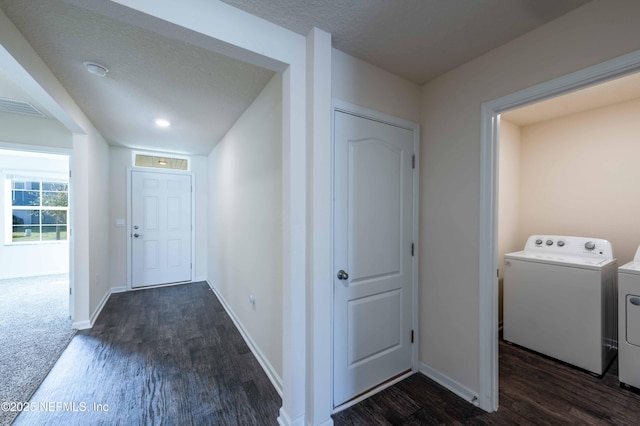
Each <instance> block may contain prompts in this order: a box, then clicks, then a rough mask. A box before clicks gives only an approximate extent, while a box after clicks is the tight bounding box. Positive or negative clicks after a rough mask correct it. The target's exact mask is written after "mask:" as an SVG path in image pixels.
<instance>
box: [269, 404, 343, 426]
mask: <svg viewBox="0 0 640 426" xmlns="http://www.w3.org/2000/svg"><path fill="white" fill-rule="evenodd" d="M278 424H279V425H280V426H304V416H300V417H298V418H297V419H295V420H293V421H292V420H291V419H290V418H289V415H288V414H287V412H286V411H284V407H280V415H279V416H278ZM331 424H333V421H331Z"/></svg>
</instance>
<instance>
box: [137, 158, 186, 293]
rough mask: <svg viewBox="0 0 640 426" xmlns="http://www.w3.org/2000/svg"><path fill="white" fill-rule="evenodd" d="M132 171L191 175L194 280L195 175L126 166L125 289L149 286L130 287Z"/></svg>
mask: <svg viewBox="0 0 640 426" xmlns="http://www.w3.org/2000/svg"><path fill="white" fill-rule="evenodd" d="M132 172H145V173H160V174H167V175H187V176H191V278H190V281H193V280H194V277H195V273H196V211H195V210H196V176H195V174H194V173H193V172H191V171H181V170H165V169H152V168H147V167H127V218H126V219H125V227H126V230H127V234H129V235H127V290H126V291H132V290H144V289H146V288H149V287H137V288H133V287H131V254H132V252H131V173H132ZM177 284H184V283H182V282H181V283H170V284H159V285H157V286H153V287H154V288H155V287H163V286H168V285H177Z"/></svg>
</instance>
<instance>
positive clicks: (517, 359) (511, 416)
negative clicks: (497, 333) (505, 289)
mask: <svg viewBox="0 0 640 426" xmlns="http://www.w3.org/2000/svg"><path fill="white" fill-rule="evenodd" d="M616 363H617V360H616V361H615V362H614V364H613V365H612V366H611V368H610V369H609V371H608V372H607V373H606V374H605V376H604V377H603V378H599V377H594V376H592V375H591V374H589V373H587V372H584V371H581V370H577V369H575V368H573V367H570V366H568V365H565V364H563V363H561V362H558V361H555V360H552V359H550V358H546V357H543V356H540V355H538V354H535V353H533V352H530V351H528V350H526V349H522V348H519V347H517V346H512V345H508V344H506V343H504V342H500V394H499V401H500V408H499V409H498V411H497V412H496V413H485V412H484V411H482V410H480V409H479V408H475V407H473V406H472V405H470V404H469V403H467V402H465V401H463V400H462V399H460V398H458V397H456V396H455V395H454V394H452V393H451V392H449V391H447V390H446V389H444V388H442V387H441V386H439V385H438V384H436V383H435V382H433V381H431V380H429V379H428V378H427V377H425V376H423V375H421V374H415V375H413V376H411V377H410V378H408V379H406V380H404V381H402V382H400V383H397V384H396V385H394V386H392V387H390V388H388V389H386V390H384V391H382V392H380V393H379V394H377V395H375V396H373V397H372V398H369V399H367V400H365V401H362V402H360V403H359V404H357V405H355V406H353V407H351V408H348V409H346V410H344V411H341V412H339V413H337V414H334V415H333V419H334V423H335V424H336V425H338V426H340V425H367V426H369V425H443V424H446V425H450V424H451V425H638V424H640V395H638V393H635V392H633V391H630V390H628V389H625V388H621V387H620V386H619V382H618V378H617V364H616Z"/></svg>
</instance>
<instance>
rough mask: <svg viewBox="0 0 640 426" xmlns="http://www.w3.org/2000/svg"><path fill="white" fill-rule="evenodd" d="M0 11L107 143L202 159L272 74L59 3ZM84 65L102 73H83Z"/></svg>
mask: <svg viewBox="0 0 640 426" xmlns="http://www.w3.org/2000/svg"><path fill="white" fill-rule="evenodd" d="M0 8H2V9H3V10H4V12H5V13H6V14H7V16H8V17H9V19H11V21H12V22H13V23H14V24H15V25H16V26H17V27H18V29H19V30H20V31H21V32H22V34H23V35H24V36H25V38H26V39H27V40H28V41H29V43H30V44H31V45H32V46H33V48H34V49H35V50H36V52H37V53H38V54H39V55H40V57H42V59H43V60H44V61H45V62H46V63H47V65H48V66H49V68H50V69H51V70H52V72H53V73H54V74H55V76H56V77H57V78H58V80H60V82H61V83H62V85H63V86H64V87H65V88H66V89H67V91H68V92H69V94H70V95H71V97H73V99H74V100H75V101H76V103H77V104H78V105H79V106H80V108H81V109H82V110H83V111H84V112H85V114H86V115H87V116H88V117H89V119H90V120H91V122H92V123H93V124H94V125H95V126H96V127H97V129H98V130H99V131H100V133H101V134H102V135H103V136H104V137H105V139H107V140H108V141H109V143H111V144H113V145H122V146H128V147H133V148H141V149H150V150H158V151H173V152H179V153H185V154H199V155H207V154H208V153H209V152H210V151H211V149H212V148H213V147H214V146H215V144H216V143H217V142H218V141H219V140H220V139H221V138H222V137H223V136H224V135H225V134H226V132H227V131H228V129H229V128H230V127H231V126H232V125H233V123H235V121H236V120H237V119H238V118H239V117H240V115H241V114H242V113H243V112H244V111H245V110H246V109H247V107H248V106H249V105H250V104H251V102H252V101H253V100H254V99H255V98H256V96H257V95H258V94H259V93H260V91H261V90H262V89H263V88H264V86H265V85H266V84H267V82H268V81H269V80H270V79H271V78H272V76H273V75H274V73H273V72H272V71H269V70H265V69H262V68H259V67H255V66H252V65H248V64H245V63H242V62H239V61H236V60H233V59H230V58H227V57H225V56H222V55H218V54H214V53H212V52H210V51H207V50H205V49H202V48H200V47H195V46H192V45H188V44H185V43H182V42H177V41H175V40H170V39H167V38H163V37H161V36H159V35H158V34H156V33H152V32H150V31H147V30H143V29H141V28H138V27H135V26H132V25H129V24H125V23H122V22H119V21H115V20H112V19H108V18H106V17H104V16H101V15H98V14H94V13H91V12H89V11H86V10H84V9H81V8H78V7H75V6H71V5H68V4H66V3H64V2H62V1H59V0H29V1H28V2H25V1H24V0H0ZM86 60H89V61H95V62H98V63H101V64H103V65H106V66H107V67H108V68H109V73H108V74H107V76H106V77H104V78H100V77H96V76H94V75H91V74H89V73H88V72H87V71H86V69H85V68H84V66H83V64H82V62H83V61H86ZM157 117H163V118H166V119H168V120H170V121H171V123H172V126H171V127H170V128H168V129H159V128H156V127H155V126H154V124H153V123H154V120H155V119H156V118H157Z"/></svg>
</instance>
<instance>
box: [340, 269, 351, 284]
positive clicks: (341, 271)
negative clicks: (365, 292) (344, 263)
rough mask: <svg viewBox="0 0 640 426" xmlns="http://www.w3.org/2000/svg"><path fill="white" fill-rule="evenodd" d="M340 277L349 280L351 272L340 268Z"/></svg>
mask: <svg viewBox="0 0 640 426" xmlns="http://www.w3.org/2000/svg"><path fill="white" fill-rule="evenodd" d="M338 279H339V280H343V281H344V280H348V279H349V274H347V273H346V272H345V271H344V270H342V269H340V270H339V271H338Z"/></svg>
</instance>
